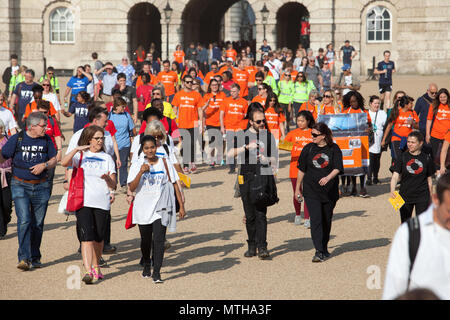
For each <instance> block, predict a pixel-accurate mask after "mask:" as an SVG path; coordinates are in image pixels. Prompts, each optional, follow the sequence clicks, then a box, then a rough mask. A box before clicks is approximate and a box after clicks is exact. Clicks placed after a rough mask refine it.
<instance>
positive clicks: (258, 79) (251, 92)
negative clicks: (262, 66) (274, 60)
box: [247, 71, 264, 103]
mask: <svg viewBox="0 0 450 320" xmlns="http://www.w3.org/2000/svg"><path fill="white" fill-rule="evenodd" d="M263 81H264V72H261V71H258V72H256V74H255V75H254V81H253V83H254V84H253V85H252V86H250V87H249V89H248V96H247V101H249V103H250V101H252V100H253V99H254V98H255V97H256V96H257V95H258V86H260V85H261V84H262V83H263Z"/></svg>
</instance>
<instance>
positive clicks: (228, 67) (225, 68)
mask: <svg viewBox="0 0 450 320" xmlns="http://www.w3.org/2000/svg"><path fill="white" fill-rule="evenodd" d="M234 70H236V68H235V67H233V59H232V58H227V63H226V64H225V65H224V66H223V67H222V68H220V70H219V73H220V74H223V73H224V72H225V71H230V72H231V74H233V72H234Z"/></svg>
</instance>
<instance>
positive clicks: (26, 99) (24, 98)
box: [13, 81, 36, 115]
mask: <svg viewBox="0 0 450 320" xmlns="http://www.w3.org/2000/svg"><path fill="white" fill-rule="evenodd" d="M35 85H36V83H35V82H33V83H32V84H26V83H25V81H24V82H21V83H19V84H18V85H17V86H16V89H14V91H13V93H14V94H16V95H17V96H18V97H19V103H18V104H19V113H20V114H22V115H23V114H24V113H25V109H26V108H27V104H29V103H30V102H31V100H32V99H33V90H32V89H33V87H34V86H35Z"/></svg>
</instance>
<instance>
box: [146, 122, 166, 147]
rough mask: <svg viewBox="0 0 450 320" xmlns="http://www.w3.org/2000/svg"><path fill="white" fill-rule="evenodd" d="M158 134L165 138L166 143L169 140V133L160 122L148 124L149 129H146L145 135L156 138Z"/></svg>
mask: <svg viewBox="0 0 450 320" xmlns="http://www.w3.org/2000/svg"><path fill="white" fill-rule="evenodd" d="M158 134H162V135H163V136H164V142H163V143H165V141H166V140H167V133H166V128H165V127H164V125H163V124H162V123H161V121H159V120H152V121H150V123H148V124H147V127H146V128H145V132H144V135H146V136H147V135H150V136H155V135H158Z"/></svg>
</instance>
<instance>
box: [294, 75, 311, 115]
mask: <svg viewBox="0 0 450 320" xmlns="http://www.w3.org/2000/svg"><path fill="white" fill-rule="evenodd" d="M312 90H316V87H315V86H314V83H313V82H312V81H311V80H308V79H307V77H306V74H305V73H304V72H299V73H298V74H297V77H296V78H295V81H294V94H293V96H292V107H293V109H294V115H296V114H298V112H299V111H300V107H301V105H302V104H303V103H305V102H306V101H308V98H309V94H310V93H311V91H312Z"/></svg>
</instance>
